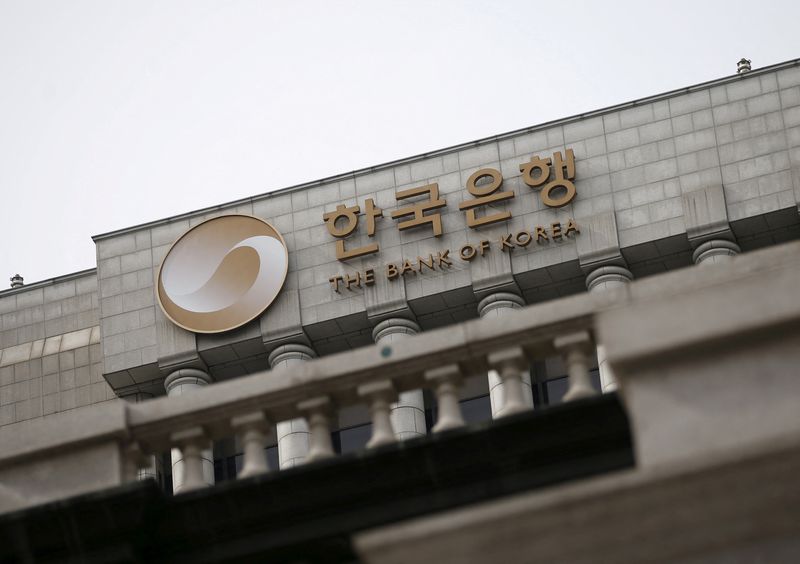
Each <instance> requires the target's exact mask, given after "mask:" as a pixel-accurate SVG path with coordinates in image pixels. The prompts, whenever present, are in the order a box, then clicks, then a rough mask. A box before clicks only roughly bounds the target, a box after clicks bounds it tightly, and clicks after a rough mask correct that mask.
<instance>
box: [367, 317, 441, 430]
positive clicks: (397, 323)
mask: <svg viewBox="0 0 800 564" xmlns="http://www.w3.org/2000/svg"><path fill="white" fill-rule="evenodd" d="M420 331H422V330H421V329H420V327H419V325H417V324H416V323H414V322H413V321H411V320H409V319H405V318H402V317H391V318H389V319H385V320H383V321H381V322H380V323H378V324H377V325H376V326H375V329H373V330H372V339H373V340H374V341H375V344H376V345H379V346H386V345H391V344H392V343H397V342H398V341H401V340H403V339H407V338H408V337H412V336H414V335H416V334H417V333H419V332H420ZM390 409H391V413H390V417H391V420H392V427H393V428H394V434H395V437H397V439H398V440H401V441H403V440H406V439H413V438H416V437H424V436H425V434H426V433H427V429H426V425H425V400H424V398H423V395H422V390H412V391H410V392H403V393H401V394H400V395H399V397H398V400H397V403H393V404H391V406H390Z"/></svg>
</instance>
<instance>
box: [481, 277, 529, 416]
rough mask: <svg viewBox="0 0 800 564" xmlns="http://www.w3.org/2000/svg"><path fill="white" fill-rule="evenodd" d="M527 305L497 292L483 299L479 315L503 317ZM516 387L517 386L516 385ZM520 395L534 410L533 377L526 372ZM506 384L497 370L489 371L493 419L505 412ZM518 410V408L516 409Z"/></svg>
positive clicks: (517, 297)
mask: <svg viewBox="0 0 800 564" xmlns="http://www.w3.org/2000/svg"><path fill="white" fill-rule="evenodd" d="M524 305H525V301H524V300H523V299H522V298H521V297H519V296H518V295H517V294H512V293H510V292H496V293H494V294H490V295H488V296H486V297H485V298H483V299H482V300H481V301H480V302H479V303H478V315H479V316H480V317H481V318H482V319H483V318H493V317H503V316H505V315H508V314H509V313H511V312H512V311H514V310H516V309H520V308H522V307H523V306H524ZM514 385H515V384H514ZM520 386H521V388H520V390H521V392H520V394H521V398H522V400H521V401H522V403H523V405H524V406H525V407H527V408H530V409H532V408H533V392H532V391H531V376H530V373H529V372H528V371H527V370H525V371H524V373H523V374H521V381H520ZM506 395H507V394H506V392H505V384H504V381H503V378H501V377H500V375H499V374H498V372H497V371H496V370H494V369H493V370H490V371H489V399H490V401H491V407H492V417H493V418H494V417H499V416H500V415H499V414H500V411H501V410H504V406H505V404H506V403H507V402H506V399H505V398H506ZM515 395H516V393H515ZM514 409H516V408H514Z"/></svg>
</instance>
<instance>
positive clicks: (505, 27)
mask: <svg viewBox="0 0 800 564" xmlns="http://www.w3.org/2000/svg"><path fill="white" fill-rule="evenodd" d="M798 22H800V2H796V1H793V0H786V1H783V2H778V1H772V2H770V1H762V2H752V1H751V2H731V1H727V2H702V1H699V0H695V1H692V2H683V1H681V2H674V1H671V2H663V1H662V2H658V3H654V2H653V3H651V2H643V1H637V2H580V1H575V2H561V3H557V2H552V1H548V2H534V1H528V2H503V1H499V0H484V1H483V2H456V1H452V2H424V1H423V2H416V1H404V2H379V1H364V2H334V1H327V2H291V1H288V2H287V1H284V2H267V1H244V0H242V1H224V2H223V1H218V2H208V1H199V0H191V1H165V0H161V1H144V0H136V1H133V0H131V1H126V2H122V1H112V0H98V1H94V2H90V1H75V0H72V1H61V0H51V1H47V2H42V1H33V0H0V227H2V230H3V233H2V238H1V239H0V289H2V288H5V287H7V286H8V278H9V277H10V276H11V275H12V274H14V273H16V272H19V273H20V274H22V275H23V276H24V277H25V281H26V282H27V283H30V282H34V281H37V280H42V279H45V278H51V277H54V276H58V275H61V274H67V273H70V272H74V271H76V270H82V269H84V268H90V267H93V266H94V265H95V248H94V243H93V242H92V240H91V238H90V237H91V235H95V234H98V233H103V232H107V231H112V230H115V229H121V228H124V227H128V226H131V225H134V224H138V223H143V222H146V221H151V220H155V219H159V218H163V217H167V216H170V215H175V214H179V213H183V212H187V211H191V210H194V209H198V208H202V207H206V206H210V205H215V204H220V203H223V202H227V201H230V200H234V199H237V198H241V197H246V196H251V195H255V194H260V193H263V192H268V191H271V190H274V189H277V188H282V187H285V186H290V185H293V184H298V183H301V182H305V181H309V180H314V179H317V178H322V177H325V176H331V175H333V174H338V173H343V172H348V171H351V170H354V169H358V168H362V167H366V166H371V165H375V164H379V163H382V162H385V161H389V160H393V159H398V158H402V157H407V156H411V155H414V154H418V153H422V152H426V151H429V150H433V149H438V148H442V147H445V146H449V145H454V144H457V143H461V142H465V141H471V140H474V139H478V138H480V137H486V136H489V135H494V134H497V133H502V132H505V131H509V130H512V129H518V128H521V127H525V126H529V125H534V124H537V123H541V122H544V121H549V120H551V119H557V118H561V117H567V116H569V115H573V114H577V113H581V112H585V111H590V110H594V109H598V108H601V107H604V106H608V105H612V104H616V103H621V102H625V101H628V100H632V99H635V98H640V97H644V96H649V95H652V94H658V93H660V92H664V91H667V90H672V89H675V88H680V87H683V86H689V85H692V84H695V83H698V82H703V81H706V80H712V79H715V78H720V77H722V76H727V75H730V74H733V73H734V72H735V69H736V61H737V60H739V58H741V57H743V56H744V57H747V58H749V59H752V61H753V67H754V68H758V67H763V66H766V65H770V64H774V63H778V62H782V61H786V60H789V59H793V58H797V57H800V32H799V31H798Z"/></svg>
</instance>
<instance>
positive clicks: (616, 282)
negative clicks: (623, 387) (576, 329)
mask: <svg viewBox="0 0 800 564" xmlns="http://www.w3.org/2000/svg"><path fill="white" fill-rule="evenodd" d="M632 280H633V274H632V273H631V271H630V270H628V269H627V268H623V267H621V266H613V265H607V266H601V267H599V268H596V269H594V270H592V271H591V272H590V273H589V274H588V276H586V288H587V289H588V290H589V292H592V293H595V292H603V291H606V290H612V289H614V288H622V287H625V286H627V285H628V284H630V283H631V281H632ZM597 368H598V370H599V372H600V391H602V392H603V393H606V392H611V391H614V390H616V389H617V379H616V377H615V376H614V371H613V370H612V369H611V366H610V365H609V364H608V361H607V356H606V348H605V346H603V344H602V343H598V344H597Z"/></svg>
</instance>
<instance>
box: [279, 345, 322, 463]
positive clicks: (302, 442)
mask: <svg viewBox="0 0 800 564" xmlns="http://www.w3.org/2000/svg"><path fill="white" fill-rule="evenodd" d="M316 356H317V355H316V353H315V352H314V350H313V349H311V348H310V347H308V346H306V345H303V344H299V343H292V344H288V345H281V346H279V347H278V348H276V349H275V350H274V351H272V353H271V354H270V355H269V366H270V368H271V369H272V370H275V369H276V368H278V367H279V366H284V367H285V366H293V365H297V364H298V363H302V362H307V361H309V360H311V359H313V358H315V357H316ZM275 431H276V436H277V441H278V465H279V466H280V468H281V469H284V468H291V467H293V466H297V465H298V464H302V463H303V461H304V460H305V459H306V456H307V455H308V449H309V429H308V424H307V423H306V421H305V419H302V418H298V419H292V420H289V421H279V422H278V424H277V425H276V430H275Z"/></svg>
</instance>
